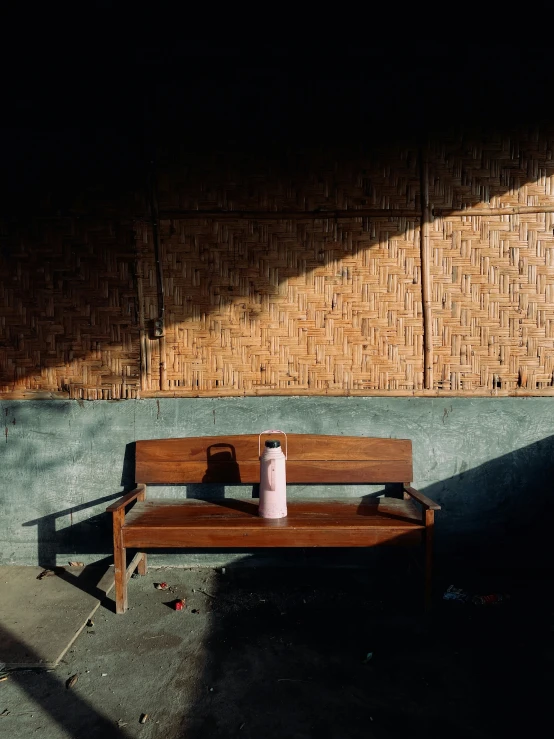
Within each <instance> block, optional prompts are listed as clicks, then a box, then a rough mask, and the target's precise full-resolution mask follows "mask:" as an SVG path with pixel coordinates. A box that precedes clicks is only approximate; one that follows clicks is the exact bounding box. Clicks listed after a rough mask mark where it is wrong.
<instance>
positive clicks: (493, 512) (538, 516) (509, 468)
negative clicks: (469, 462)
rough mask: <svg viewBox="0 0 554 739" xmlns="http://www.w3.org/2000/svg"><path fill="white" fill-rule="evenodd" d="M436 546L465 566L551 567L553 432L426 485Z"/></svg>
mask: <svg viewBox="0 0 554 739" xmlns="http://www.w3.org/2000/svg"><path fill="white" fill-rule="evenodd" d="M424 490H425V493H426V494H427V495H429V497H430V498H432V499H434V500H437V501H438V502H440V503H442V505H443V510H442V511H441V512H440V513H439V515H438V516H437V519H436V521H437V525H436V534H437V538H436V546H437V549H438V550H439V551H440V552H441V554H444V556H445V557H446V559H447V560H449V561H452V562H453V563H454V562H457V565H458V567H459V568H460V569H461V570H463V569H465V568H467V567H470V566H471V567H477V568H483V567H492V568H499V569H503V568H514V569H520V568H522V569H525V568H530V569H533V570H540V569H543V568H545V569H551V568H552V558H551V548H552V546H551V533H550V531H551V521H552V515H553V514H554V436H549V437H547V438H545V439H542V440H541V441H537V442H535V443H534V444H530V445H529V446H526V447H522V448H521V449H517V450H515V451H513V452H510V453H509V454H505V455H503V456H501V457H497V458H496V459H492V460H490V461H489V462H486V463H484V464H481V465H479V466H478V467H475V468H473V469H469V470H467V471H466V472H460V473H459V474H458V475H454V476H452V477H449V478H447V479H446V480H442V481H440V482H437V483H434V484H433V485H429V486H427V487H426V488H425V489H424Z"/></svg>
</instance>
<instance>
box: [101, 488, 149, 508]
mask: <svg viewBox="0 0 554 739" xmlns="http://www.w3.org/2000/svg"><path fill="white" fill-rule="evenodd" d="M145 493H146V485H137V487H136V488H135V489H134V490H131V492H130V493H126V494H125V495H124V496H123V497H122V498H120V499H119V500H116V502H115V503H112V504H111V505H110V506H108V507H107V508H106V511H108V513H115V511H119V510H121V508H125V506H127V505H129V503H132V502H133V500H136V499H137V498H138V497H139V496H140V495H144V494H145Z"/></svg>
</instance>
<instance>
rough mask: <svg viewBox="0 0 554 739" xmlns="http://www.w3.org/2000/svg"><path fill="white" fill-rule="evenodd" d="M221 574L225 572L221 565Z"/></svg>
mask: <svg viewBox="0 0 554 739" xmlns="http://www.w3.org/2000/svg"><path fill="white" fill-rule="evenodd" d="M221 574H222V575H224V574H225V567H222V568H221Z"/></svg>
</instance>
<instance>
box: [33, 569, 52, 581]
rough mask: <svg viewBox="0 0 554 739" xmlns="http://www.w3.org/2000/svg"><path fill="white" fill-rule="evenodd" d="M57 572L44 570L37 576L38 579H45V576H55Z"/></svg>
mask: <svg viewBox="0 0 554 739" xmlns="http://www.w3.org/2000/svg"><path fill="white" fill-rule="evenodd" d="M55 574H56V573H55V572H54V570H43V571H42V572H41V573H40V575H39V576H38V577H37V580H43V579H44V578H45V577H53V576H54V575H55Z"/></svg>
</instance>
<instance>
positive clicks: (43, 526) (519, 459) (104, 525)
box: [23, 436, 554, 572]
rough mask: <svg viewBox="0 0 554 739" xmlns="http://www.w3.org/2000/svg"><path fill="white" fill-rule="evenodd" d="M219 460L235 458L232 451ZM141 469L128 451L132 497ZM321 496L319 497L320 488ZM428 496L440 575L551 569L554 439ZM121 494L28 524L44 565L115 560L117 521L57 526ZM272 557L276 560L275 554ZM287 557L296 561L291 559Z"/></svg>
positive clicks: (441, 485)
mask: <svg viewBox="0 0 554 739" xmlns="http://www.w3.org/2000/svg"><path fill="white" fill-rule="evenodd" d="M215 454H216V455H228V452H225V451H217V452H215ZM225 459H227V456H225ZM133 470H134V444H128V445H127V449H126V459H125V465H124V473H123V476H122V484H123V486H124V489H125V490H129V489H131V488H132V487H133V486H134V482H135V481H134V479H133V477H134V473H133ZM175 487H176V488H177V486H175ZM248 487H251V486H248ZM313 489H314V495H316V494H317V487H316V486H314V488H313ZM422 491H423V492H424V493H425V494H427V495H429V496H430V497H431V498H433V499H434V500H436V501H437V502H439V503H441V505H442V506H443V510H442V511H441V512H440V513H439V514H438V515H437V517H436V552H437V560H436V564H437V567H438V568H440V570H442V571H445V570H448V569H449V568H452V569H456V570H459V571H460V572H463V571H464V569H475V568H477V569H481V570H483V569H486V568H491V569H496V568H498V569H521V568H526V567H530V566H532V567H533V568H534V569H537V568H548V567H549V563H550V559H549V547H550V544H549V535H550V534H549V531H550V521H551V516H552V514H554V436H550V437H548V438H546V439H543V440H541V441H538V442H535V443H534V444H530V445H529V446H526V447H523V448H521V449H518V450H515V451H513V452H510V453H509V454H506V455H503V456H501V457H498V458H496V459H493V460H490V461H488V462H485V463H484V464H481V465H479V466H478V467H475V468H473V469H470V470H468V471H466V472H461V473H460V474H458V475H454V476H452V477H449V478H447V479H445V480H442V481H440V482H437V483H434V484H432V485H430V486H427V487H425V488H422ZM149 492H150V495H153V494H155V486H151V487H150V488H149ZM120 495H121V493H114V494H111V495H109V496H106V497H104V498H99V499H97V500H95V501H93V502H91V503H87V504H84V505H82V506H76V507H74V508H70V509H66V510H63V511H60V512H58V513H55V514H50V515H48V516H43V517H41V518H38V519H34V520H32V521H28V522H26V523H25V524H23V525H24V526H37V537H38V554H39V563H40V564H41V565H42V566H45V567H49V566H53V565H55V564H56V558H57V556H60V555H71V559H75V558H78V555H79V554H87V553H92V554H98V555H102V556H109V555H110V554H111V553H112V541H111V518H110V517H109V514H107V513H101V514H98V515H95V516H92V517H91V518H90V519H87V520H85V521H82V522H80V523H78V524H76V525H75V526H72V527H68V528H64V529H62V530H60V531H57V530H56V520H57V519H58V518H61V517H63V516H66V515H68V514H70V513H71V512H74V511H78V510H79V511H80V510H85V509H86V508H89V507H91V508H92V507H93V506H95V505H99V504H103V503H105V504H107V503H109V502H110V501H112V500H113V499H114V498H117V497H118V496H120ZM185 495H186V497H190V498H207V499H212V500H221V499H222V498H224V497H225V487H224V486H223V485H217V484H216V485H214V484H209V483H207V484H205V485H203V484H198V485H196V484H195V485H188V486H186V492H185V491H184V490H183V496H185ZM251 496H252V497H255V496H256V486H253V487H251ZM156 551H157V553H165V552H166V550H156ZM167 553H170V554H172V555H175V554H177V553H181V554H187V553H188V554H196V553H198V550H175V549H171V550H167ZM321 553H322V554H323V552H321ZM268 554H269V552H268ZM283 554H284V555H287V553H283ZM305 555H306V553H304V556H305ZM270 556H271V557H272V558H273V559H275V552H274V551H272V552H271V555H270ZM308 556H309V557H312V556H316V557H317V556H319V551H318V552H310V553H308ZM356 556H358V557H359V552H358V553H356V552H354V553H353V556H352V557H351V561H353V562H355V561H356ZM286 558H289V559H290V557H288V555H287V556H286ZM263 559H264V557H263V554H262V555H260V554H259V553H258V555H257V557H256V561H257V562H263ZM333 559H336V557H335V556H334V557H333Z"/></svg>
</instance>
